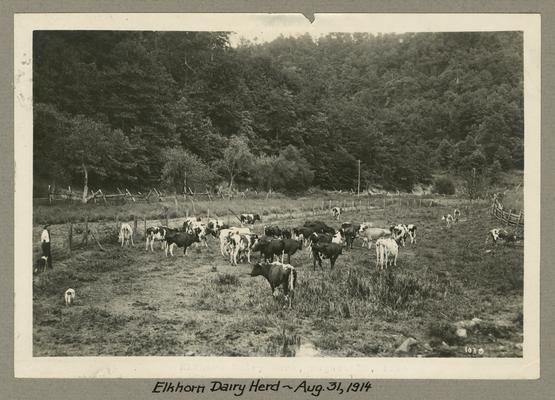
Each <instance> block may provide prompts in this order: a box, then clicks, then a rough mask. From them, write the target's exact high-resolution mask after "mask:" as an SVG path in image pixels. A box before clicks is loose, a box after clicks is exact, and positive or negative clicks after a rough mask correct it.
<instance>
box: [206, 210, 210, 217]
mask: <svg viewBox="0 0 555 400" xmlns="http://www.w3.org/2000/svg"><path fill="white" fill-rule="evenodd" d="M206 219H210V209H209V208H208V209H207V210H206Z"/></svg>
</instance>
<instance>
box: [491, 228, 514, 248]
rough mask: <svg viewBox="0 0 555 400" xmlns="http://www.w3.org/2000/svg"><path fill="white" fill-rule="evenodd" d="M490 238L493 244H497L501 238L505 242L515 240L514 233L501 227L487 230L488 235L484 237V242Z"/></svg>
mask: <svg viewBox="0 0 555 400" xmlns="http://www.w3.org/2000/svg"><path fill="white" fill-rule="evenodd" d="M490 238H491V239H492V240H493V244H497V241H499V240H502V241H503V242H505V243H508V242H516V235H515V234H514V233H509V232H507V230H505V229H503V228H495V229H492V230H491V231H489V232H488V236H487V237H486V244H487V243H488V241H489V239H490Z"/></svg>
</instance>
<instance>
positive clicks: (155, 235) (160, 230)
mask: <svg viewBox="0 0 555 400" xmlns="http://www.w3.org/2000/svg"><path fill="white" fill-rule="evenodd" d="M168 232H174V233H176V232H177V229H172V228H168V227H167V226H151V227H149V228H147V230H146V235H145V240H146V245H145V250H148V248H149V246H150V251H154V242H155V241H156V242H160V243H161V245H162V250H164V249H165V248H166V234H167V233H168Z"/></svg>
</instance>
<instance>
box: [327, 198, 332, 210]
mask: <svg viewBox="0 0 555 400" xmlns="http://www.w3.org/2000/svg"><path fill="white" fill-rule="evenodd" d="M328 209H329V210H331V200H330V205H329V208H328Z"/></svg>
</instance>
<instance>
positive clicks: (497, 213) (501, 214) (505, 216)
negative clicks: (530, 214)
mask: <svg viewBox="0 0 555 400" xmlns="http://www.w3.org/2000/svg"><path fill="white" fill-rule="evenodd" d="M491 215H492V216H493V217H495V218H496V219H498V220H500V221H502V222H504V223H505V225H513V226H515V227H516V228H517V229H518V228H519V227H521V228H523V227H524V211H522V210H521V211H520V212H519V213H518V214H516V213H514V212H513V210H508V211H507V210H505V209H504V208H503V204H501V202H499V201H498V200H494V201H493V203H492V204H491Z"/></svg>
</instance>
